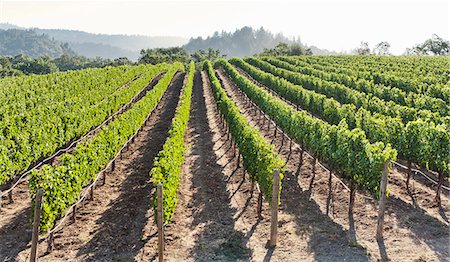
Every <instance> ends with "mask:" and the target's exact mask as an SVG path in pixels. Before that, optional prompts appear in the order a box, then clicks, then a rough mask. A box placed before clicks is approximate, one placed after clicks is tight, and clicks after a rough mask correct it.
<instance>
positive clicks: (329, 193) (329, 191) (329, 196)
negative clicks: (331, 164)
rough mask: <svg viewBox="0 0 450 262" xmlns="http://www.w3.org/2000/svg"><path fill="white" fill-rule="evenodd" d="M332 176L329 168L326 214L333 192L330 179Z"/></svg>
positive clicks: (328, 210) (328, 211)
mask: <svg viewBox="0 0 450 262" xmlns="http://www.w3.org/2000/svg"><path fill="white" fill-rule="evenodd" d="M332 176H333V172H331V170H330V176H329V177H328V197H327V216H328V214H329V213H330V203H331V195H332V194H333V191H332V180H331V179H332Z"/></svg>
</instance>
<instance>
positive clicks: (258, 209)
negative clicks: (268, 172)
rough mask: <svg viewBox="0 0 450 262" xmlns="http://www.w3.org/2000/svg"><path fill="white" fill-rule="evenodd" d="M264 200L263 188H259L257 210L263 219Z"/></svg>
mask: <svg viewBox="0 0 450 262" xmlns="http://www.w3.org/2000/svg"><path fill="white" fill-rule="evenodd" d="M262 201H263V196H262V192H261V190H259V193H258V206H257V209H256V211H257V212H258V219H262V218H263V217H262Z"/></svg>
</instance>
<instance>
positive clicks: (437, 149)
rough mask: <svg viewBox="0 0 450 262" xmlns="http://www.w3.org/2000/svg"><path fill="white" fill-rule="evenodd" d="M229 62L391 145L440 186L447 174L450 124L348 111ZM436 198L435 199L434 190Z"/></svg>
mask: <svg viewBox="0 0 450 262" xmlns="http://www.w3.org/2000/svg"><path fill="white" fill-rule="evenodd" d="M230 61H231V62H232V63H234V64H235V65H237V66H239V67H240V68H242V69H243V70H244V71H246V72H247V73H248V74H249V75H251V76H252V77H253V78H254V79H256V80H257V81H260V82H261V83H263V84H265V85H266V86H269V87H270V88H271V89H273V90H275V91H276V92H277V93H278V94H280V95H281V96H283V97H285V98H286V99H287V100H290V101H291V102H292V103H294V104H297V105H299V106H301V107H302V108H303V109H306V110H308V111H311V112H314V113H316V114H318V115H319V116H320V117H322V118H323V119H326V121H328V122H330V123H334V124H337V123H338V122H339V121H347V122H348V123H349V126H350V128H353V127H358V128H360V129H362V130H363V131H364V132H365V134H366V136H367V137H368V138H369V140H370V141H372V142H376V141H383V142H385V143H390V144H392V145H393V146H394V148H396V149H397V151H398V153H399V155H400V157H401V158H403V159H405V160H408V161H410V162H414V163H416V164H418V165H420V166H422V167H425V168H427V169H429V170H433V171H436V172H438V175H439V181H440V182H439V184H440V185H442V182H443V181H444V178H445V177H449V176H450V154H448V152H449V149H450V125H446V124H441V125H435V124H434V123H433V122H426V121H423V120H422V119H418V120H415V121H412V122H409V123H408V124H406V125H404V124H403V123H402V122H401V120H400V119H398V118H390V117H386V116H383V115H379V114H376V115H371V113H370V112H368V111H367V110H365V109H363V108H360V109H359V110H358V111H357V112H354V111H352V110H351V108H352V107H351V106H352V105H341V106H339V104H338V103H337V102H336V101H334V100H332V99H326V98H323V95H320V94H316V93H314V92H310V93H308V90H304V89H303V88H302V87H301V86H296V85H293V84H292V83H290V82H288V81H286V80H284V79H282V78H278V77H275V76H273V75H271V74H269V73H265V72H263V71H261V70H259V69H257V68H255V67H253V66H251V65H250V64H248V63H246V62H244V61H243V60H241V59H231V60H230ZM437 192H439V186H438V189H437ZM436 198H437V199H439V197H438V193H437V197H436ZM438 201H439V200H438Z"/></svg>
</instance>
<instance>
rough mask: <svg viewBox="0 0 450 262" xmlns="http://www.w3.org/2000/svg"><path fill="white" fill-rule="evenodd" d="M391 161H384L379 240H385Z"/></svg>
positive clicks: (378, 225)
mask: <svg viewBox="0 0 450 262" xmlns="http://www.w3.org/2000/svg"><path fill="white" fill-rule="evenodd" d="M388 173H389V162H386V163H384V166H383V173H382V174H381V182H380V205H379V207H378V224H377V235H376V238H377V240H383V226H384V210H385V208H386V188H387V184H388Z"/></svg>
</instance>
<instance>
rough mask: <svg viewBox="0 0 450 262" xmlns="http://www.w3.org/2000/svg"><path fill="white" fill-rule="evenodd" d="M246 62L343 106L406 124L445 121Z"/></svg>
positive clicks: (426, 112) (252, 60)
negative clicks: (399, 120)
mask: <svg viewBox="0 0 450 262" xmlns="http://www.w3.org/2000/svg"><path fill="white" fill-rule="evenodd" d="M245 61H247V62H248V63H250V64H252V65H254V66H257V67H259V68H261V69H262V70H264V71H266V72H269V73H271V74H274V75H276V76H279V77H282V78H285V79H286V80H288V81H290V82H292V83H294V84H298V85H302V86H303V87H305V88H307V89H310V90H313V91H315V92H318V93H321V94H324V95H326V96H327V97H333V98H335V99H336V100H337V101H339V102H341V103H343V104H353V105H355V106H356V107H357V108H360V107H363V108H365V109H367V110H369V111H371V112H373V113H380V114H383V115H386V116H391V117H400V118H401V119H402V120H403V122H404V123H408V122H409V121H413V120H417V119H418V118H423V119H427V120H430V121H433V122H436V123H441V122H442V121H444V120H443V119H441V116H440V115H439V114H438V113H432V112H430V111H429V110H416V109H414V108H410V107H406V106H400V105H397V104H395V103H394V102H392V101H390V102H385V101H383V100H381V99H379V98H377V97H374V96H371V95H366V94H364V93H361V92H358V91H355V90H353V89H351V88H348V87H346V86H343V85H341V84H337V83H333V82H329V81H326V80H322V79H320V78H318V77H314V76H310V75H305V74H300V73H294V72H291V71H288V70H286V69H282V68H277V67H276V66H273V65H271V64H270V63H268V62H265V61H262V60H260V59H257V58H253V57H248V58H246V59H245ZM449 119H450V118H448V119H447V121H449Z"/></svg>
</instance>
